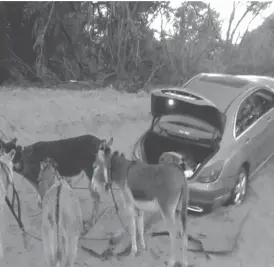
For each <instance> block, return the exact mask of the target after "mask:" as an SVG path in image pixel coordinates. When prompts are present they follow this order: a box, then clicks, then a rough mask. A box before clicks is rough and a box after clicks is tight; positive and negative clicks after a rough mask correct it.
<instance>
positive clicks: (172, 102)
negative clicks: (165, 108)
mask: <svg viewBox="0 0 274 267" xmlns="http://www.w3.org/2000/svg"><path fill="white" fill-rule="evenodd" d="M167 103H168V105H169V106H171V107H172V106H174V100H173V99H168V101H167Z"/></svg>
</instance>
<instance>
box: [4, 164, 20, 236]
mask: <svg viewBox="0 0 274 267" xmlns="http://www.w3.org/2000/svg"><path fill="white" fill-rule="evenodd" d="M0 163H1V164H2V166H1V167H2V168H3V170H4V171H5V172H6V174H7V178H8V182H9V185H11V186H12V203H10V200H9V199H8V197H7V196H6V197H5V201H6V204H7V205H8V207H9V209H10V211H11V213H12V215H13V216H14V218H15V220H16V221H17V223H18V226H19V228H20V229H21V230H22V231H23V232H25V230H24V225H23V223H22V220H21V203H20V199H19V195H18V193H17V191H16V189H15V185H14V181H13V179H12V177H13V175H12V170H10V168H9V167H8V165H7V164H6V163H5V162H3V161H1V160H0ZM15 199H16V201H17V210H18V215H16V213H15V211H14V205H15Z"/></svg>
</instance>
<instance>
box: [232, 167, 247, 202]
mask: <svg viewBox="0 0 274 267" xmlns="http://www.w3.org/2000/svg"><path fill="white" fill-rule="evenodd" d="M247 187H248V174H247V171H246V169H245V168H244V167H241V169H240V170H239V172H238V175H237V180H236V185H235V187H234V189H233V190H232V192H231V197H230V200H229V204H232V205H240V204H242V203H243V202H244V200H245V198H246V193H247Z"/></svg>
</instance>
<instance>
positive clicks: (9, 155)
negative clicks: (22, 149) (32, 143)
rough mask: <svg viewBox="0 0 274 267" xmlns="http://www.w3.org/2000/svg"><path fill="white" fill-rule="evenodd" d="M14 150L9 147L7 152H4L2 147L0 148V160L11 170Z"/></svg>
mask: <svg viewBox="0 0 274 267" xmlns="http://www.w3.org/2000/svg"><path fill="white" fill-rule="evenodd" d="M15 154H16V151H15V149H11V150H10V151H9V152H5V150H4V149H3V148H1V155H0V161H2V162H3V163H5V164H6V165H7V166H9V167H10V169H11V170H12V168H13V159H14V157H15Z"/></svg>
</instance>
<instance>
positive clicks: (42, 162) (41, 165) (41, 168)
mask: <svg viewBox="0 0 274 267" xmlns="http://www.w3.org/2000/svg"><path fill="white" fill-rule="evenodd" d="M46 165H47V163H46V162H45V161H44V160H42V161H41V162H40V170H44V168H45V167H46Z"/></svg>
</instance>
